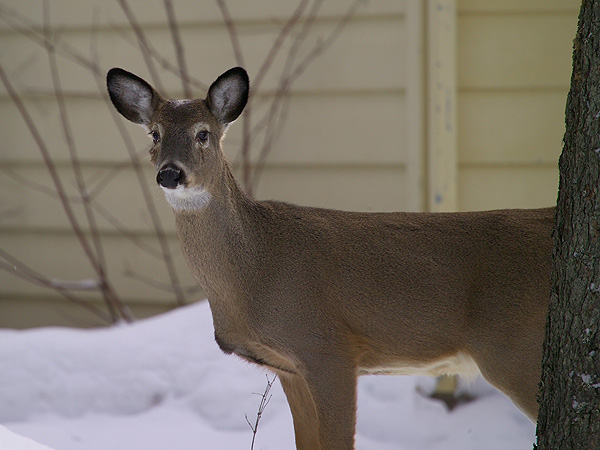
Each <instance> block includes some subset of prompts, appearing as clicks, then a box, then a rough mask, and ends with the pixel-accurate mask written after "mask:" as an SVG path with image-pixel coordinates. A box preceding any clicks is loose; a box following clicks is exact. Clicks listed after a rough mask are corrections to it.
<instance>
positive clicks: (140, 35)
mask: <svg viewBox="0 0 600 450" xmlns="http://www.w3.org/2000/svg"><path fill="white" fill-rule="evenodd" d="M117 1H118V2H119V5H120V6H121V9H122V10H123V13H124V14H125V17H127V20H128V21H129V25H130V26H131V29H132V30H133V32H134V33H135V36H136V38H137V40H138V44H139V46H140V52H141V53H142V57H143V58H144V62H145V63H146V67H147V68H148V72H149V73H150V77H151V78H152V82H153V83H154V85H155V86H156V88H157V89H158V90H159V91H160V92H165V90H164V88H163V85H162V83H161V81H160V76H159V75H158V72H157V70H156V67H154V62H153V60H152V58H151V57H150V44H149V42H148V40H147V39H146V35H145V34H144V30H143V29H142V27H141V26H140V24H139V23H138V21H137V19H136V18H135V15H134V14H133V11H132V10H131V8H130V7H129V3H128V2H127V0H117Z"/></svg>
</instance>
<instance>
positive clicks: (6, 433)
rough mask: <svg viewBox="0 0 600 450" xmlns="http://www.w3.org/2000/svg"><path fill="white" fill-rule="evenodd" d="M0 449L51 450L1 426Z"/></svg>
mask: <svg viewBox="0 0 600 450" xmlns="http://www.w3.org/2000/svg"><path fill="white" fill-rule="evenodd" d="M0 449H2V450H51V449H50V447H46V446H45V445H42V444H38V443H37V442H35V441H32V440H31V439H28V438H26V437H23V436H19V435H18V434H15V433H13V432H12V431H10V430H9V429H7V428H4V427H3V426H2V425H0Z"/></svg>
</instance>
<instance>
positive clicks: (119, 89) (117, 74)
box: [106, 68, 161, 125]
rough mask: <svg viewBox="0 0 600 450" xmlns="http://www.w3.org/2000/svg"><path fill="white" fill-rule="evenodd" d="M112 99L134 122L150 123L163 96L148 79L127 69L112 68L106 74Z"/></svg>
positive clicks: (123, 113)
mask: <svg viewBox="0 0 600 450" xmlns="http://www.w3.org/2000/svg"><path fill="white" fill-rule="evenodd" d="M106 85H107V86H108V94H109V95H110V99H111V101H112V103H113V105H115V108H117V111H119V112H120V113H121V114H122V115H123V116H124V117H125V118H126V119H128V120H131V121H132V122H133V123H138V124H142V125H147V124H149V123H150V121H151V119H152V116H153V115H154V112H155V111H156V108H157V107H158V105H159V104H160V102H161V97H160V95H158V93H157V92H156V91H155V90H154V89H153V88H152V86H150V85H149V84H148V83H147V82H146V81H144V80H142V79H141V78H140V77H138V76H137V75H134V74H132V73H129V72H127V71H126V70H123V69H119V68H115V69H110V70H109V71H108V74H107V75H106Z"/></svg>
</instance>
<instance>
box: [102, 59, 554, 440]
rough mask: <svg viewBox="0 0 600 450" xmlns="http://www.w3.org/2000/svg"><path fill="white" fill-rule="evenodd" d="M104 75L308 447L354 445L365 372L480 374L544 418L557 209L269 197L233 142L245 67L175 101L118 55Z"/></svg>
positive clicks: (206, 284)
mask: <svg viewBox="0 0 600 450" xmlns="http://www.w3.org/2000/svg"><path fill="white" fill-rule="evenodd" d="M107 86H108V93H109V96H110V99H111V101H112V103H113V105H114V107H115V108H116V109H117V111H118V112H119V113H120V114H121V115H123V116H124V117H125V118H126V119H128V120H129V121H131V122H133V123H136V124H139V125H142V126H143V127H144V128H145V129H146V130H147V132H148V134H149V136H150V138H151V139H152V145H151V148H150V160H151V163H152V164H153V165H154V167H155V169H156V172H157V176H156V181H157V183H158V185H159V186H160V188H162V190H163V191H164V194H165V196H166V199H167V201H168V203H169V204H170V206H171V208H172V210H173V212H174V214H175V225H176V229H177V234H178V237H179V241H180V243H181V247H182V251H183V254H184V256H185V259H186V260H187V263H188V265H189V268H190V270H191V272H192V274H193V276H194V278H195V280H196V281H197V282H198V284H199V285H200V287H201V288H202V289H203V290H204V293H205V294H206V297H207V299H208V302H209V305H210V310H211V314H212V316H213V325H214V337H215V341H216V343H217V344H218V346H219V347H220V348H221V350H222V351H223V352H225V353H226V354H235V355H238V356H239V357H241V358H243V359H245V360H247V361H250V362H252V363H255V364H258V365H260V366H263V367H265V368H267V369H269V370H271V371H273V372H274V373H275V374H277V375H278V377H279V379H280V382H281V385H282V387H283V390H284V392H285V395H286V398H287V401H288V403H289V407H290V410H291V413H292V418H293V424H294V433H295V442H296V448H297V449H299V450H315V449H317V450H319V449H320V450H337V449H340V450H341V449H345V450H347V449H353V448H354V440H355V437H354V436H355V428H356V410H357V405H356V400H357V378H358V376H361V375H367V374H390V375H396V374H400V375H402V374H405V375H431V376H438V375H442V374H458V375H462V376H467V377H474V376H477V375H479V374H481V375H483V377H484V378H485V379H486V380H487V381H488V382H489V383H491V384H492V385H493V386H495V387H497V388H498V389H499V390H500V391H502V392H503V393H504V394H506V395H507V396H508V397H509V398H510V399H511V400H512V402H513V403H514V404H515V405H516V406H517V407H518V408H520V409H521V410H522V411H523V412H524V413H525V414H526V415H527V416H528V417H529V418H530V419H531V420H532V421H535V420H536V417H537V411H538V403H537V400H536V395H537V392H538V383H539V379H540V373H541V359H542V343H543V339H544V332H545V324H546V317H547V309H548V303H549V298H550V290H551V281H550V279H551V277H550V272H551V262H552V261H551V260H552V245H553V244H552V238H551V233H552V230H553V227H554V215H555V212H554V208H544V209H514V210H495V211H483V212H455V213H429V212H389V213H382V212H381V213H378V212H347V211H341V210H334V209H324V208H316V207H308V206H298V205H294V204H290V203H285V202H280V201H259V200H256V199H254V198H253V197H251V196H250V195H248V194H247V193H245V191H244V190H243V189H242V188H241V186H240V185H239V184H238V182H237V181H236V178H235V177H234V174H233V170H232V167H231V165H230V164H229V163H228V161H227V160H226V158H225V156H224V153H223V150H222V140H223V138H224V136H225V133H226V131H227V129H228V128H229V126H230V125H231V124H232V123H233V122H234V121H235V120H236V119H237V118H238V117H239V116H240V114H241V113H242V111H243V110H244V107H245V106H246V103H247V101H248V97H249V92H250V82H249V77H248V74H247V72H246V71H245V70H244V69H243V68H240V67H235V68H232V69H230V70H228V71H226V72H225V73H223V74H222V75H220V76H219V77H218V78H217V79H216V80H215V81H214V82H213V83H212V84H211V85H210V87H209V89H208V93H207V96H206V98H204V99H186V100H173V99H166V98H164V97H162V96H161V95H160V94H159V93H158V92H157V91H156V90H155V89H154V88H153V87H152V86H151V85H150V84H149V83H148V82H146V81H144V80H143V79H142V78H140V77H138V76H137V75H134V74H132V73H130V72H127V71H126V70H123V69H120V68H114V69H111V70H110V71H109V72H108V74H107Z"/></svg>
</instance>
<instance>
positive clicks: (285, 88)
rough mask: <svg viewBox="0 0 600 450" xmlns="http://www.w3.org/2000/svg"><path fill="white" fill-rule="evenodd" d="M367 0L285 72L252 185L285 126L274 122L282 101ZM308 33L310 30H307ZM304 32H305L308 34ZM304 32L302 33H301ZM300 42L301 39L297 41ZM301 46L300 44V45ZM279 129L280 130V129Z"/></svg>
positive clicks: (359, 1) (361, 0) (354, 6)
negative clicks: (275, 138)
mask: <svg viewBox="0 0 600 450" xmlns="http://www.w3.org/2000/svg"><path fill="white" fill-rule="evenodd" d="M365 1H366V0H355V1H354V2H353V3H352V5H350V7H349V8H348V10H347V11H346V13H345V14H344V16H343V17H342V18H341V19H340V20H339V22H338V23H337V24H336V26H335V27H334V29H333V30H332V31H331V33H329V35H328V36H327V37H326V38H325V39H324V40H323V41H320V42H318V43H317V44H316V45H315V46H313V48H312V49H311V50H310V51H309V53H308V54H307V55H306V56H305V57H304V58H303V59H302V60H301V61H300V62H299V63H298V64H297V65H296V66H294V67H293V69H291V70H290V71H289V72H288V73H287V74H285V75H284V76H283V77H282V79H281V81H280V85H279V89H278V91H277V94H276V95H275V99H274V101H273V104H272V106H271V110H270V111H269V113H268V116H269V119H268V120H267V127H270V128H271V129H270V130H268V131H267V132H266V134H265V141H264V144H263V147H262V149H261V151H260V153H259V157H258V162H257V165H256V167H255V168H254V172H253V177H252V181H251V185H252V186H255V185H256V184H257V183H258V179H259V178H260V176H261V175H262V172H263V170H264V168H265V162H266V160H267V158H268V156H269V155H270V153H271V151H272V149H273V142H274V138H273V136H276V135H277V134H278V133H279V132H280V131H279V130H281V128H282V127H283V124H284V121H281V120H278V121H277V122H274V120H275V118H277V117H279V118H280V114H279V111H280V108H281V107H282V102H283V101H284V100H285V98H286V96H287V95H288V94H289V92H290V89H291V86H292V84H293V83H294V81H295V80H296V79H298V77H299V76H300V75H302V74H303V73H304V71H305V70H306V69H307V68H308V67H309V66H310V64H311V63H312V62H313V61H314V60H315V59H317V57H319V56H320V55H321V54H323V53H324V52H325V51H326V50H327V49H328V48H329V47H331V45H332V44H333V43H334V42H335V40H336V39H337V38H338V37H339V35H340V33H341V32H342V31H343V30H344V28H345V27H346V25H348V23H349V22H350V20H351V19H352V18H353V17H354V15H355V14H356V11H357V10H358V8H359V7H360V6H361V5H362V4H363V3H365ZM306 33H308V31H306ZM306 33H304V34H306ZM301 34H302V33H301ZM296 42H300V41H296ZM297 48H299V44H298V47H297ZM296 52H297V50H295V51H293V52H292V50H290V54H292V53H293V56H292V59H295V55H296ZM284 67H285V68H287V67H290V66H289V65H288V64H286V65H285V66H284ZM274 123H277V128H275V127H274V126H273V124H274ZM278 129H279V130H278Z"/></svg>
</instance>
